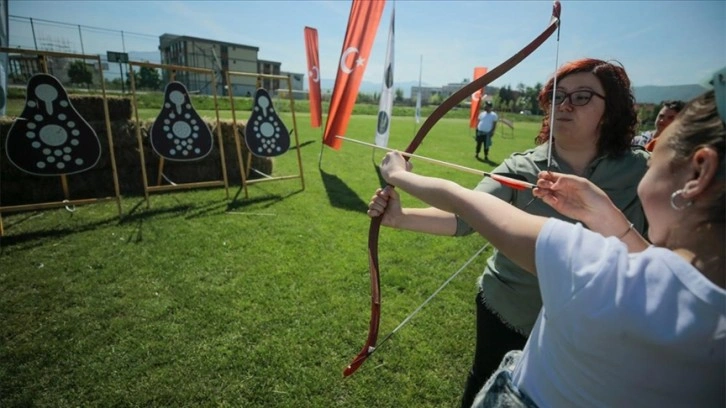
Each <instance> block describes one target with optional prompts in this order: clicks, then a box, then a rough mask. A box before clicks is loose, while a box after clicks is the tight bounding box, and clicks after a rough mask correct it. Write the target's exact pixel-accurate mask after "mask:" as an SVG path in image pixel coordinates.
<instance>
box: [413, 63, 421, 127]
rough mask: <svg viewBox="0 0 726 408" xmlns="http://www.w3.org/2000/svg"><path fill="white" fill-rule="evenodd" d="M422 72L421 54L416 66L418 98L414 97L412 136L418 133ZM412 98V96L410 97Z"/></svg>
mask: <svg viewBox="0 0 726 408" xmlns="http://www.w3.org/2000/svg"><path fill="white" fill-rule="evenodd" d="M422 72H423V54H421V59H420V62H419V66H418V96H417V97H416V113H415V114H414V119H415V120H414V124H413V135H414V137H415V136H416V131H418V123H419V121H420V120H421V73H422ZM411 96H413V95H411Z"/></svg>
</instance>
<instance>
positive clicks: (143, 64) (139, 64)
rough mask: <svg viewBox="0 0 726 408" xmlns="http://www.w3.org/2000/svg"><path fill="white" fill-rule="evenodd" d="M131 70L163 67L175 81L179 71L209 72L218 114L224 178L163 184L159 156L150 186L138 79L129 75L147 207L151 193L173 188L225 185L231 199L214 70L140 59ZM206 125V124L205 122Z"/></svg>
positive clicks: (217, 123)
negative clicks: (140, 113)
mask: <svg viewBox="0 0 726 408" xmlns="http://www.w3.org/2000/svg"><path fill="white" fill-rule="evenodd" d="M128 64H129V72H133V67H134V66H137V67H146V68H154V69H162V70H167V71H171V73H170V76H169V78H170V81H174V78H175V75H176V72H177V71H184V72H192V73H198V74H208V75H209V76H210V77H211V79H212V81H211V83H212V87H211V88H212V97H213V98H214V113H215V116H216V126H215V127H214V130H213V131H215V133H216V134H217V145H218V146H219V161H220V166H221V170H222V180H212V181H200V182H194V183H181V184H174V185H166V186H162V185H161V179H162V172H163V169H164V158H163V157H160V158H159V174H158V177H157V180H156V186H149V181H148V175H147V174H146V159H145V157H144V144H143V139H142V137H141V126H140V121H139V110H138V105H137V103H136V80H135V79H134V75H133V74H131V75H129V78H130V82H131V104H132V106H133V110H134V119H135V121H136V140H137V142H138V145H139V157H140V158H141V174H142V178H143V181H144V198H145V199H146V208H149V207H150V206H151V203H150V200H149V193H155V192H164V191H172V190H188V189H194V188H206V187H222V186H224V190H225V194H226V197H227V198H228V199H229V183H228V181H227V165H226V162H225V158H224V140H223V139H222V128H221V126H220V123H219V105H218V101H217V79H216V77H215V75H214V71H213V70H211V69H205V68H194V67H186V66H181V65H164V64H154V63H149V62H138V61H129V62H128ZM205 126H206V124H205Z"/></svg>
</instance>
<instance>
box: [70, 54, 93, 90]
mask: <svg viewBox="0 0 726 408" xmlns="http://www.w3.org/2000/svg"><path fill="white" fill-rule="evenodd" d="M68 78H70V80H71V83H73V84H78V85H86V87H88V85H90V84H92V83H93V73H92V72H91V69H90V68H88V65H86V63H85V62H84V61H83V60H75V61H73V62H71V63H70V65H69V66H68Z"/></svg>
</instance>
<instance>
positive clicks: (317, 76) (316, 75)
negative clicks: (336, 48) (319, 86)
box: [308, 66, 320, 82]
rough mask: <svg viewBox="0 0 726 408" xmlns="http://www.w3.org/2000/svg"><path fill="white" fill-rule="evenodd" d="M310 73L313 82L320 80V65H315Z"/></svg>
mask: <svg viewBox="0 0 726 408" xmlns="http://www.w3.org/2000/svg"><path fill="white" fill-rule="evenodd" d="M308 75H309V76H310V79H311V80H312V81H313V82H320V70H318V67H316V66H313V69H311V70H310V72H308Z"/></svg>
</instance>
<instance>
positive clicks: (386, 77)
mask: <svg viewBox="0 0 726 408" xmlns="http://www.w3.org/2000/svg"><path fill="white" fill-rule="evenodd" d="M395 21H396V9H395V7H394V9H393V11H392V12H391V26H390V27H389V29H388V46H387V48H386V64H385V66H384V67H383V84H382V85H381V98H380V101H379V103H378V123H377V125H376V145H378V146H382V147H387V146H388V136H389V135H390V132H391V110H392V109H393V55H394V53H393V36H394V31H395V30H394V24H395Z"/></svg>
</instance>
